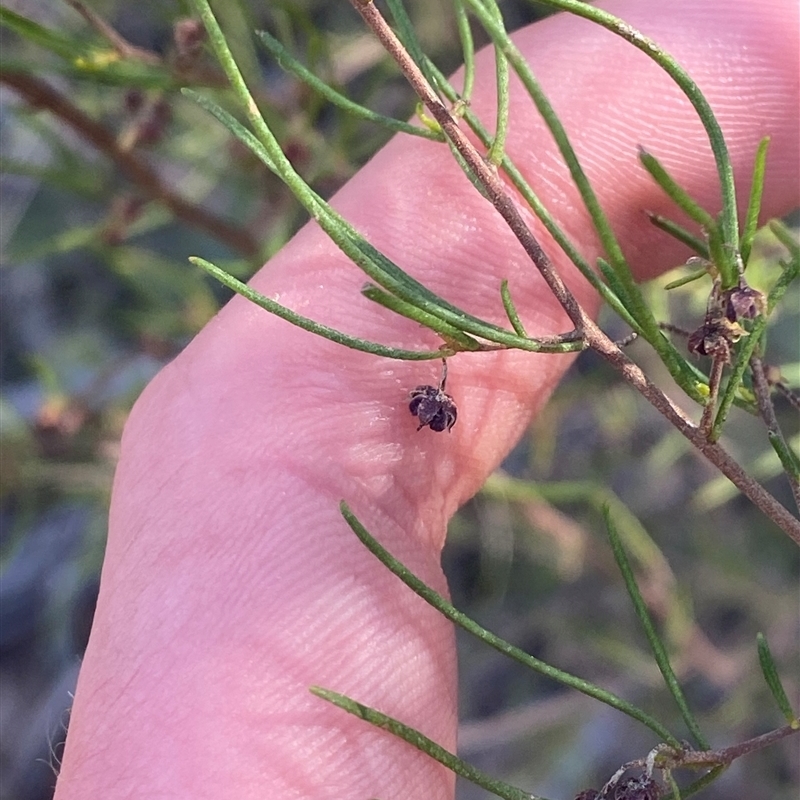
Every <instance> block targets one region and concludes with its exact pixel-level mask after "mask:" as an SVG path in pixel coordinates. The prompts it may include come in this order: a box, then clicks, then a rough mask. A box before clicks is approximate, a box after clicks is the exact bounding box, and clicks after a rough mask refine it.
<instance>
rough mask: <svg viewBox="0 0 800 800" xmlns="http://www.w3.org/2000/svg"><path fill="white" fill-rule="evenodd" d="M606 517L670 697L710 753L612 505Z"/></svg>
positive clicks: (620, 563)
mask: <svg viewBox="0 0 800 800" xmlns="http://www.w3.org/2000/svg"><path fill="white" fill-rule="evenodd" d="M603 516H604V517H605V522H606V531H607V533H608V538H609V541H610V542H611V550H612V552H613V553H614V559H615V560H616V562H617V566H618V567H619V571H620V573H621V574H622V579H623V580H624V581H625V587H626V588H627V590H628V595H629V596H630V598H631V602H632V603H633V607H634V610H635V611H636V616H637V617H639V621H640V622H641V624H642V627H643V628H644V632H645V635H646V636H647V640H648V642H649V643H650V648H651V649H652V651H653V655H654V656H655V659H656V663H657V664H658V668H659V670H660V671H661V675H662V676H663V678H664V682H665V683H666V685H667V688H668V689H669V691H670V694H672V697H673V699H674V700H675V703H676V705H677V706H678V708H679V709H680V712H681V716H682V717H683V721H684V722H685V723H686V727H687V728H688V729H689V732H690V733H691V735H692V738H693V739H694V740H695V743H696V744H697V746H698V747H700V749H701V750H708V749H709V745H708V742H707V741H706V738H705V737H704V736H703V734H702V732H701V731H700V727H699V725H698V724H697V720H696V719H695V717H694V715H693V714H692V712H691V710H690V709H689V705H688V703H687V702H686V698H685V696H684V694H683V689H681V686H680V683H679V682H678V678H677V676H676V675H675V671H674V670H673V669H672V664H670V661H669V655H668V654H667V648H666V647H665V645H664V643H663V642H662V641H661V637H660V636H659V635H658V632H657V631H656V628H655V625H653V621H652V620H651V619H650V614H649V613H648V611H647V605H646V604H645V602H644V599H643V598H642V594H641V592H640V591H639V587H638V585H637V584H636V578H635V577H634V574H633V569H632V568H631V564H630V561H628V556H627V554H626V553H625V549H624V547H623V546H622V542H621V541H620V538H619V533H618V532H617V528H616V526H615V524H614V520H613V519H612V518H611V513H610V511H609V509H608V506H606V507H605V508H604V509H603Z"/></svg>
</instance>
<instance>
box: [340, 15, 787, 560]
mask: <svg viewBox="0 0 800 800" xmlns="http://www.w3.org/2000/svg"><path fill="white" fill-rule="evenodd" d="M351 3H352V5H353V7H354V8H355V9H356V11H358V13H359V14H360V15H361V17H362V18H363V19H364V21H365V22H366V23H367V25H369V27H370V28H371V29H372V31H373V33H374V34H375V35H376V36H377V37H378V39H379V40H380V42H381V43H382V44H383V46H384V47H385V48H386V50H387V52H388V53H389V54H390V55H391V56H392V57H393V58H394V60H395V61H396V63H397V64H398V66H399V67H400V70H401V71H402V73H403V75H404V76H405V77H406V79H407V80H408V82H409V83H410V84H411V86H412V88H413V89H414V91H415V92H416V93H417V96H418V97H419V98H420V100H422V102H423V103H424V104H425V107H426V108H427V110H428V111H429V112H430V114H431V116H432V117H433V118H434V119H435V120H436V121H437V123H439V125H440V126H441V128H442V130H443V131H444V133H445V135H446V136H447V138H448V139H449V140H450V141H451V142H452V144H453V146H454V147H455V148H456V150H458V152H459V153H460V155H461V156H462V157H463V158H464V161H465V162H466V163H467V165H468V166H469V168H470V170H471V171H472V173H473V174H474V176H475V177H476V178H477V180H478V181H479V182H480V184H481V186H482V188H483V189H484V191H485V192H486V195H487V197H488V198H489V200H490V201H491V203H492V205H493V206H494V207H495V209H496V210H497V211H498V213H499V214H500V215H501V216H502V217H503V219H504V220H505V221H506V223H507V224H508V226H509V228H510V229H511V231H512V232H513V233H514V235H515V236H516V238H517V240H518V241H519V242H520V244H521V245H522V247H523V248H524V249H525V252H526V253H527V254H528V256H529V257H530V259H531V260H532V261H533V263H534V265H535V266H536V268H537V269H538V270H539V272H540V273H541V275H542V277H543V278H544V280H545V282H546V283H547V285H548V287H549V288H550V291H552V292H553V294H554V296H555V297H556V299H557V300H558V301H559V303H560V304H561V306H562V307H563V308H564V310H565V311H566V313H567V315H568V316H569V318H570V319H571V320H572V322H573V324H574V325H575V329H576V330H577V331H581V332H583V334H584V336H585V339H586V342H587V345H588V346H589V347H591V348H592V349H593V350H595V351H596V352H597V353H599V355H600V356H601V357H602V358H604V359H605V360H606V361H608V362H609V363H610V364H611V365H612V366H613V367H614V368H615V369H617V370H618V371H619V372H620V373H621V375H622V377H623V378H624V379H625V380H626V381H627V382H628V383H629V384H630V385H631V386H633V387H634V388H635V389H636V390H637V391H638V392H640V393H641V394H642V395H643V396H644V397H645V398H646V399H647V400H648V401H649V402H650V403H651V404H652V405H653V406H655V408H656V409H658V411H660V412H661V413H662V414H663V415H664V416H665V417H666V418H667V419H668V420H669V421H670V422H671V423H672V424H673V425H674V426H675V427H676V428H677V429H678V430H679V431H680V432H681V433H682V434H683V435H684V436H685V437H686V438H687V439H688V440H689V441H690V442H691V443H692V444H693V445H694V446H695V447H696V448H697V449H698V450H699V451H700V452H701V453H703V455H704V456H705V457H706V458H707V459H708V460H709V461H711V463H712V464H714V466H716V467H717V468H718V469H719V470H720V472H722V473H723V474H724V475H725V476H726V477H727V478H728V479H729V480H730V481H731V482H732V483H733V484H734V485H735V486H736V487H737V488H738V489H739V490H740V491H741V492H742V494H744V495H745V496H746V497H748V498H749V499H750V500H751V501H752V502H753V503H754V504H755V505H756V506H757V507H758V508H759V509H760V510H761V511H762V512H763V513H764V514H765V515H766V516H767V517H769V518H770V519H771V520H772V521H773V522H774V523H775V524H776V525H777V526H778V527H779V528H781V530H783V531H784V532H785V533H786V534H788V536H790V537H791V539H792V540H793V541H794V542H795V543H796V544H798V545H800V520H798V519H797V518H796V517H794V516H792V514H790V513H789V511H788V510H787V509H786V508H784V507H783V506H782V505H781V504H780V503H779V502H778V501H777V500H776V499H775V498H774V497H773V496H772V495H771V494H770V493H769V492H767V491H766V489H764V487H763V486H761V485H760V484H759V483H758V482H757V481H755V480H753V478H751V477H750V476H749V475H748V474H747V473H746V472H745V471H744V470H743V469H742V467H741V466H740V465H739V464H738V463H737V462H736V461H735V460H734V459H733V458H732V457H731V456H730V455H729V454H728V453H727V452H726V451H725V450H723V449H722V448H721V447H720V446H719V445H718V444H716V443H713V442H709V441H708V438H707V437H706V436H704V435H703V432H702V431H701V430H700V429H699V428H698V427H697V426H696V425H694V424H693V423H692V422H691V421H690V420H689V418H688V417H687V416H686V414H685V413H684V412H683V411H682V410H681V409H680V408H679V407H678V406H676V405H675V404H674V403H673V402H672V401H671V400H670V399H669V398H668V397H667V396H666V395H665V394H664V393H663V392H661V391H660V390H659V389H658V388H657V387H656V386H655V385H654V384H653V383H651V382H650V380H649V379H648V378H647V376H646V375H645V374H644V373H643V372H642V370H641V369H639V367H638V366H637V365H636V364H634V363H633V362H632V361H630V360H629V359H628V358H627V356H625V354H624V353H623V352H622V351H621V350H620V349H619V347H617V346H616V345H615V344H614V342H612V341H611V339H609V338H608V337H607V336H606V335H605V334H604V333H603V331H601V330H600V328H598V327H597V325H595V323H594V322H593V321H592V319H591V318H590V317H589V316H588V315H587V314H586V312H585V311H584V310H583V309H582V308H581V306H580V305H579V303H578V302H577V300H576V299H575V298H574V297H573V295H572V293H571V292H570V291H569V289H568V288H567V286H566V284H565V283H564V282H563V281H562V280H561V277H560V276H559V275H558V274H557V272H556V271H555V269H554V268H553V264H552V263H551V261H550V259H549V258H548V257H547V254H546V253H545V252H544V251H543V250H542V247H541V245H540V244H539V242H538V241H537V240H536V237H535V236H534V235H533V233H532V232H531V231H530V229H529V228H528V226H527V225H526V223H525V221H524V219H523V218H522V215H521V214H520V213H519V211H518V210H517V207H516V205H515V203H514V201H513V200H512V198H511V196H510V195H509V194H508V193H507V192H506V189H505V185H504V184H503V182H502V181H501V180H500V178H499V176H498V174H497V171H496V170H494V169H492V168H491V167H490V166H489V165H488V164H487V163H486V162H485V161H484V159H483V157H482V156H481V154H480V153H479V152H478V151H477V149H476V148H475V147H474V146H473V145H472V143H471V142H470V141H469V139H468V138H467V137H466V136H465V135H464V133H463V131H462V130H461V129H460V128H459V126H458V123H457V122H456V121H455V119H453V117H452V115H451V114H450V112H449V110H448V109H447V108H446V107H445V105H444V104H443V103H442V101H441V100H440V99H439V97H438V95H437V94H436V92H435V91H434V90H433V88H432V87H431V86H430V84H429V83H428V81H427V80H426V79H425V76H424V75H423V74H422V72H421V71H420V69H419V68H418V67H417V65H416V64H415V63H414V60H413V59H412V58H411V56H410V55H409V54H408V52H407V51H406V49H405V47H403V44H402V43H401V42H400V40H399V39H398V38H397V36H395V33H394V31H393V30H392V29H391V27H390V26H389V24H388V23H387V22H386V20H385V19H384V18H383V16H382V15H381V13H380V12H379V11H378V9H377V8H376V7H375V5H374V4H373V3H372V0H351Z"/></svg>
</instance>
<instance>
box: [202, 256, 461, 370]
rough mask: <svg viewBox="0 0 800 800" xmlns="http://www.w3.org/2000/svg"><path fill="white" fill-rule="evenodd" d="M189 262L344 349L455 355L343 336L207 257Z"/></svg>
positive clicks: (413, 356) (425, 357) (416, 357)
mask: <svg viewBox="0 0 800 800" xmlns="http://www.w3.org/2000/svg"><path fill="white" fill-rule="evenodd" d="M189 261H191V263H192V264H194V265H195V266H197V267H201V268H202V269H204V270H205V271H206V272H207V273H208V274H209V275H211V276H212V277H214V278H216V279H217V280H218V281H219V282H220V283H221V284H223V286H227V287H228V288H229V289H232V290H233V291H234V292H236V293H237V294H240V295H242V297H246V298H247V299H248V300H250V301H251V302H252V303H255V304H256V305H257V306H260V307H261V308H263V309H264V310H265V311H269V312H270V314H274V315H275V316H276V317H280V318H281V319H285V320H286V321H287V322H290V323H291V324H292V325H296V326H297V327H298V328H302V329H303V330H306V331H309V332H310V333H314V334H316V335H317V336H322V337H323V338H324V339H329V340H330V341H332V342H336V343H337V344H341V345H344V346H345V347H349V348H351V349H353V350H361V351H362V352H364V353H372V354H373V355H376V356H383V357H384V358H396V359H399V360H402V361H429V360H431V359H434V358H446V357H448V356H451V355H452V354H453V351H452V350H451V349H450V348H445V347H443V348H441V349H439V350H427V351H426V350H419V351H418V350H401V349H398V348H395V347H387V346H386V345H382V344H377V343H375V342H369V341H367V340H366V339H359V338H357V337H355V336H349V335H348V334H346V333H342V332H341V331H338V330H336V329H335V328H330V327H328V326H327V325H321V324H320V323H319V322H314V320H312V319H309V318H308V317H304V316H302V315H301V314H296V313H295V312H294V311H292V310H291V309H289V308H286V306H282V305H281V304H280V303H276V302H275V301H274V300H271V299H270V298H269V297H265V296H264V295H263V294H261V293H259V292H257V291H256V290H255V289H251V288H250V287H249V286H248V285H247V284H246V283H242V282H241V281H240V280H237V279H236V278H234V277H233V276H232V275H229V274H228V273H227V272H224V271H223V270H221V269H220V268H219V267H217V266H216V265H214V264H212V263H211V262H210V261H206V260H205V259H204V258H198V257H196V256H192V257H191V258H190V259H189Z"/></svg>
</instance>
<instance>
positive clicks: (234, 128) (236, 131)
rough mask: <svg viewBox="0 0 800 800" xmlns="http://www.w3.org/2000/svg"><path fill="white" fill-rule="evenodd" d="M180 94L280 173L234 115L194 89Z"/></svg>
mask: <svg viewBox="0 0 800 800" xmlns="http://www.w3.org/2000/svg"><path fill="white" fill-rule="evenodd" d="M181 94H182V95H184V97H188V98H189V99H190V100H193V101H194V102H195V103H197V105H199V106H200V107H201V108H204V109H205V110H206V111H208V113H209V114H211V115H212V116H214V117H216V118H217V119H218V120H219V121H220V122H221V123H222V124H223V125H224V126H225V127H226V128H227V129H228V130H229V131H230V132H231V133H232V134H233V135H234V136H235V137H236V138H237V139H238V140H239V141H240V142H241V143H242V144H243V145H244V146H245V147H246V148H247V149H248V150H250V152H251V153H253V154H254V155H255V156H256V157H257V158H258V159H260V160H261V161H262V162H263V164H264V165H265V166H266V167H267V169H269V170H270V171H271V172H274V173H275V174H276V175H280V173H279V172H278V168H277V167H276V166H275V164H274V163H273V161H272V159H271V158H270V155H269V153H268V152H267V149H266V148H265V147H264V145H263V144H261V142H260V141H259V140H258V139H257V138H256V137H255V136H254V135H253V134H252V133H251V132H250V131H249V130H247V128H245V127H244V125H242V123H241V122H239V120H237V119H236V117H234V116H233V115H232V114H229V113H228V112H227V111H225V109H224V108H220V106H218V105H217V104H216V103H215V102H214V101H213V100H209V99H208V98H207V97H205V96H204V95H202V94H200V93H199V92H196V91H195V90H194V89H181Z"/></svg>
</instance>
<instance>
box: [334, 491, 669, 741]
mask: <svg viewBox="0 0 800 800" xmlns="http://www.w3.org/2000/svg"><path fill="white" fill-rule="evenodd" d="M339 509H340V511H341V513H342V516H343V517H344V519H345V522H347V524H348V525H349V526H350V528H351V529H352V531H353V533H355V535H356V536H358V538H359V539H360V540H361V542H362V543H363V544H364V546H365V547H366V548H367V549H368V550H369V551H370V552H371V553H372V554H373V555H374V556H375V557H376V558H377V559H378V560H379V561H380V562H381V563H382V564H383V565H384V566H385V567H386V568H387V569H389V570H390V571H391V572H392V573H394V574H395V575H396V576H397V577H398V578H400V580H401V581H403V583H405V584H406V586H408V587H409V589H411V590H412V591H413V592H415V593H416V594H418V595H419V596H420V597H421V598H422V599H423V600H424V601H425V602H426V603H428V604H429V605H431V606H433V607H434V608H435V609H437V610H438V611H439V612H440V613H441V614H443V615H444V616H445V617H447V619H449V620H450V621H451V622H453V623H455V624H456V625H458V626H459V627H461V628H463V629H464V630H465V631H467V632H468V633H471V634H472V635H473V636H475V637H477V638H478V639H480V640H481V641H482V642H484V643H485V644H487V645H489V647H492V648H494V649H495V650H497V651H498V652H500V653H503V654H504V655H506V656H508V657H509V658H512V659H513V660H514V661H518V662H519V663H520V664H523V665H525V666H527V667H529V668H530V669H532V670H534V671H536V672H538V673H539V674H540V675H544V676H545V677H547V678H551V679H552V680H554V681H557V682H558V683H560V684H562V685H564V686H568V687H569V688H571V689H575V690H577V691H579V692H581V693H582V694H585V695H587V696H589V697H593V698H594V699H595V700H599V701H600V702H601V703H605V704H606V705H608V706H611V708H615V709H617V710H618V711H621V712H622V713H623V714H627V715H628V716H629V717H632V718H633V719H635V720H637V721H639V722H641V723H642V724H643V725H645V726H647V727H648V728H650V730H651V731H653V732H654V733H655V734H656V736H658V738H659V739H660V740H661V741H663V742H666V743H667V744H670V745H673V746H674V747H680V742H679V741H678V739H677V738H676V737H675V736H673V735H672V734H671V733H670V732H669V730H667V728H666V727H665V726H664V725H662V724H661V723H660V722H658V720H656V719H654V718H653V717H651V716H650V715H649V714H647V713H646V712H645V711H642V710H641V709H640V708H637V707H636V706H634V705H633V704H632V703H629V702H628V701H627V700H623V699H622V698H620V697H617V696H616V695H614V694H612V693H611V692H607V691H606V690H605V689H601V688H600V687H599V686H596V685H595V684H593V683H590V682H589V681H585V680H583V679H582V678H578V677H576V676H574V675H570V674H569V673H568V672H564V671H563V670H560V669H557V668H555V667H552V666H550V665H549V664H546V663H545V662H543V661H540V660H539V659H538V658H534V657H533V656H530V655H528V654H527V653H525V652H524V651H523V650H520V649H519V648H518V647H514V645H512V644H509V643H508V642H506V641H505V640H504V639H501V638H500V637H499V636H495V635H494V634H493V633H490V632H489V631H487V630H486V629H485V628H482V627H481V626H480V625H478V623H477V622H475V621H473V620H471V619H470V618H469V617H468V616H467V615H466V614H463V613H462V612H460V611H458V609H456V608H455V607H454V606H453V605H451V604H450V603H448V602H447V600H445V599H444V598H443V597H442V596H441V595H440V594H437V593H436V592H435V591H434V590H433V589H431V588H430V587H429V586H427V585H426V584H425V583H423V582H422V581H421V580H420V579H419V578H418V577H417V576H416V575H414V574H413V573H412V572H411V571H410V570H409V569H408V568H407V567H405V566H404V565H403V564H402V563H400V562H399V561H398V560H397V559H396V558H395V557H394V556H392V555H391V553H389V551H388V550H386V549H385V548H384V547H383V546H382V545H381V544H380V543H379V542H378V541H377V540H376V539H375V538H374V537H373V536H371V535H370V533H369V531H367V529H366V528H365V527H364V526H363V525H362V524H361V522H360V521H359V520H358V518H357V517H356V516H355V514H353V512H352V511H351V510H350V507H349V506H348V505H347V503H345V502H344V500H342V501H341V503H340V504H339Z"/></svg>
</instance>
